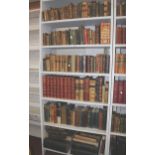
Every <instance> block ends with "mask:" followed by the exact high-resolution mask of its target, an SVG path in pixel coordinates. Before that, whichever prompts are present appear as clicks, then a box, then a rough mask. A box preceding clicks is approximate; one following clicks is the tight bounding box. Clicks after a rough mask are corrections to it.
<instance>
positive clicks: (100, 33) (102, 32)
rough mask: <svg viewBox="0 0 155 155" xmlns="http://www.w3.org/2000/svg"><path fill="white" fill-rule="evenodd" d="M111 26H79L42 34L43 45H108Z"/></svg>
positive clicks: (104, 23)
mask: <svg viewBox="0 0 155 155" xmlns="http://www.w3.org/2000/svg"><path fill="white" fill-rule="evenodd" d="M110 34H111V24H110V22H101V24H100V25H96V26H89V27H88V26H87V27H84V26H81V27H74V28H70V29H67V30H61V31H60V30H58V31H53V32H50V33H43V45H79V44H110Z"/></svg>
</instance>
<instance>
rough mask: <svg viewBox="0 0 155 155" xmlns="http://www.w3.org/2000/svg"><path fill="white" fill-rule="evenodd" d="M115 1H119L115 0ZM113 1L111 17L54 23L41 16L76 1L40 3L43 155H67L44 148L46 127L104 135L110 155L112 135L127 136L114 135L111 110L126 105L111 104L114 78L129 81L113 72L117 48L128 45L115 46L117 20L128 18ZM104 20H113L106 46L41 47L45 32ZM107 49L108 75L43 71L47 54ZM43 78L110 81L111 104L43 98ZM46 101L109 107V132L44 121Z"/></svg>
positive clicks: (42, 1)
mask: <svg viewBox="0 0 155 155" xmlns="http://www.w3.org/2000/svg"><path fill="white" fill-rule="evenodd" d="M114 1H116V0H114ZM114 1H113V0H111V16H108V17H91V18H77V19H64V20H55V21H42V19H41V13H42V11H43V10H46V9H49V8H50V7H58V4H60V5H61V6H63V5H65V4H66V3H69V2H73V1H71V0H67V1H60V0H57V1H54V0H53V1H52V0H41V11H40V28H41V31H40V36H41V37H40V67H39V70H40V94H41V96H40V105H41V134H42V135H41V136H42V150H43V152H42V155H45V150H48V151H51V152H57V153H60V154H67V155H69V153H64V152H59V151H57V150H52V149H47V148H45V147H44V146H43V140H44V138H45V135H46V134H45V126H51V127H56V128H62V129H67V130H74V131H82V132H86V133H94V134H99V135H105V138H106V141H105V153H104V155H109V149H110V137H111V135H117V136H125V134H123V133H115V132H111V119H112V108H113V107H123V108H124V107H126V105H120V104H116V103H112V101H113V98H112V96H113V85H114V83H113V78H114V77H115V76H117V77H123V78H126V75H125V74H115V73H114V58H115V48H117V47H119V48H125V47H126V45H125V44H115V32H116V29H115V26H116V20H118V21H120V22H122V21H123V22H124V20H126V17H125V16H122V17H116V2H114ZM75 2H80V0H76V1H75ZM101 21H110V23H111V43H110V44H106V45H101V44H98V45H94V44H92V45H48V46H47V45H46V46H45V45H42V33H44V32H51V31H52V30H53V31H55V30H56V29H60V28H71V27H78V26H80V25H83V26H88V25H95V24H99V23H100V22H101ZM104 48H109V54H110V72H109V74H105V73H77V72H53V71H43V58H44V57H45V55H46V54H50V53H54V54H62V53H63V54H70V53H72V54H77V53H78V54H79V55H88V54H94V53H95V52H100V51H101V50H103V49H104ZM44 75H60V76H65V75H67V76H104V77H106V78H108V80H109V95H108V101H109V103H108V104H104V103H98V102H86V101H76V100H69V99H59V98H53V97H43V92H42V89H43V88H42V77H43V76H44ZM47 101H54V102H67V103H72V104H76V105H83V106H87V105H91V106H96V107H99V108H100V107H103V106H105V107H107V129H106V131H102V130H97V129H92V128H82V127H75V126H71V125H64V124H56V123H51V122H45V121H44V104H45V103H47ZM99 155H101V154H99Z"/></svg>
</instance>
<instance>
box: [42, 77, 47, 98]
mask: <svg viewBox="0 0 155 155" xmlns="http://www.w3.org/2000/svg"><path fill="white" fill-rule="evenodd" d="M42 84H43V96H47V92H46V91H47V90H46V76H43V78H42Z"/></svg>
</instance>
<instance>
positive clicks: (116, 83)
mask: <svg viewBox="0 0 155 155" xmlns="http://www.w3.org/2000/svg"><path fill="white" fill-rule="evenodd" d="M118 88H119V81H118V79H116V78H115V81H114V92H113V103H118V95H119V90H118Z"/></svg>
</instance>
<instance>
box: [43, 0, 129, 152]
mask: <svg viewBox="0 0 155 155" xmlns="http://www.w3.org/2000/svg"><path fill="white" fill-rule="evenodd" d="M110 5H111V4H110V3H109V1H108V0H104V1H103V3H102V2H99V1H90V2H87V1H83V2H81V3H78V4H72V3H71V4H68V5H66V6H64V7H61V8H50V9H47V10H44V11H43V12H42V20H43V21H45V22H46V21H54V20H63V19H74V18H89V17H100V16H110V12H111V11H110ZM125 6H126V3H125V1H124V0H118V3H117V13H116V14H117V16H125V15H126V8H125ZM66 10H67V11H66ZM110 37H111V23H110V22H108V21H101V22H100V24H98V25H94V26H82V25H81V26H80V27H72V28H67V29H65V30H61V29H60V30H59V29H58V30H57V31H52V32H44V33H43V46H48V45H51V46H52V45H87V44H103V45H104V44H110V40H111V38H110ZM116 44H126V24H122V23H121V24H120V23H117V24H116ZM109 68H110V55H109V54H108V52H107V53H104V52H103V54H97V55H58V54H47V55H45V57H44V59H43V71H52V72H77V73H78V72H80V73H107V74H109ZM114 73H115V74H125V73H126V50H125V48H116V51H115V67H114ZM42 81H43V97H51V98H58V99H70V100H76V101H77V102H78V101H89V102H99V103H101V104H102V103H105V104H108V102H109V101H108V94H109V81H108V79H107V78H105V77H102V76H98V77H92V76H85V77H78V76H77V77H75V76H56V75H44V76H43V78H42ZM113 103H117V104H126V80H125V78H124V79H122V78H117V77H115V79H114V88H113ZM103 107H104V106H103ZM44 120H45V122H49V123H50V122H51V123H56V124H65V125H72V126H76V127H87V128H94V129H99V130H106V121H107V107H104V108H101V109H100V108H93V107H89V106H78V105H73V104H71V103H70V104H68V103H65V102H62V103H60V102H47V103H45V104H44ZM111 121H112V124H111V132H116V133H125V132H126V128H125V126H126V114H124V113H121V112H119V111H117V110H114V109H113V111H112V120H111ZM46 131H47V133H48V136H47V137H46V138H45V139H44V147H46V148H49V149H53V150H58V151H61V152H68V151H69V150H70V151H69V153H71V154H74V155H79V154H81V155H98V154H99V151H101V152H102V153H104V149H105V148H104V147H105V136H98V135H95V134H86V133H81V132H75V131H70V130H64V129H58V128H56V129H55V128H53V127H47V126H46ZM88 139H89V140H88ZM101 145H102V146H101ZM70 148H71V149H70ZM101 148H102V149H101ZM110 154H111V155H125V154H126V138H125V137H120V136H111V140H110ZM46 155H50V152H49V151H46Z"/></svg>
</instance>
